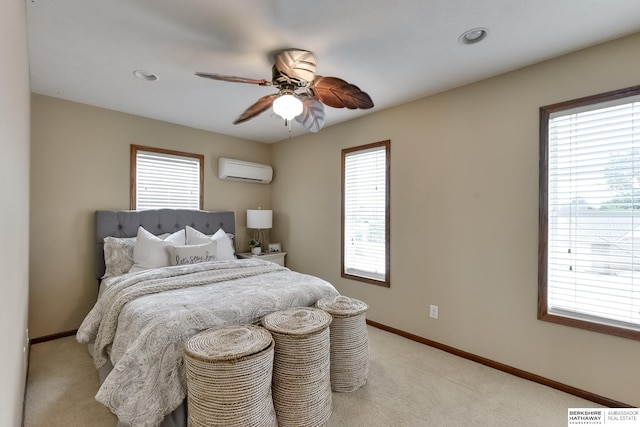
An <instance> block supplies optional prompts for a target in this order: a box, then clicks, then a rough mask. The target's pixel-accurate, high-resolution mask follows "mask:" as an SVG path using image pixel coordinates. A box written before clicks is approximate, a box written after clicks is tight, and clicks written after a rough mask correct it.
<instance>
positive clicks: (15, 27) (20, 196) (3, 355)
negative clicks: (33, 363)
mask: <svg viewBox="0 0 640 427" xmlns="http://www.w3.org/2000/svg"><path fill="white" fill-rule="evenodd" d="M1 10H2V13H0V35H1V37H0V200H2V209H1V210H0V222H1V223H2V224H5V227H3V228H4V229H3V231H2V244H1V245H0V271H2V279H1V283H0V336H2V351H0V366H2V368H3V373H2V387H0V425H2V426H15V427H18V426H20V425H21V421H22V400H23V395H24V386H25V380H26V372H27V369H26V367H27V363H26V357H27V352H26V347H27V314H28V311H27V310H28V296H29V246H28V245H29V239H28V237H27V236H28V235H29V63H28V55H27V30H26V21H25V8H24V1H21V0H9V1H6V2H3V4H2V8H1Z"/></svg>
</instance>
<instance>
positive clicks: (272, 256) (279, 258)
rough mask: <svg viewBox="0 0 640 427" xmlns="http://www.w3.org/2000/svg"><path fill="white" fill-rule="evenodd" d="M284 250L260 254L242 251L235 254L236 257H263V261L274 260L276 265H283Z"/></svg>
mask: <svg viewBox="0 0 640 427" xmlns="http://www.w3.org/2000/svg"><path fill="white" fill-rule="evenodd" d="M286 254H287V253H286V252H263V253H261V254H260V255H254V254H252V253H251V252H242V253H240V254H236V256H237V257H238V258H258V259H263V260H265V261H271V262H275V263H276V264H278V265H281V266H283V267H284V256H285V255H286Z"/></svg>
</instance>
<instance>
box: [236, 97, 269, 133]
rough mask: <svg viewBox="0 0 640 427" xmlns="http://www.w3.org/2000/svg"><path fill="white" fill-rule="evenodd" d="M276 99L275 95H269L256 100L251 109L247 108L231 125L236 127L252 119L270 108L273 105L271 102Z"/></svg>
mask: <svg viewBox="0 0 640 427" xmlns="http://www.w3.org/2000/svg"><path fill="white" fill-rule="evenodd" d="M277 97H278V94H277V93H273V94H271V95H265V96H263V97H262V98H260V99H258V100H257V101H256V102H255V103H254V104H253V105H252V106H251V107H249V108H247V109H246V110H245V111H244V113H242V114H241V115H240V117H238V118H237V119H236V120H235V121H234V122H233V124H234V125H237V124H239V123H244V122H246V121H247V120H249V119H253V118H254V117H255V116H257V115H258V114H261V113H264V112H265V111H266V110H268V109H269V108H271V105H273V100H274V99H276V98H277Z"/></svg>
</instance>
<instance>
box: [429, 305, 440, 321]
mask: <svg viewBox="0 0 640 427" xmlns="http://www.w3.org/2000/svg"><path fill="white" fill-rule="evenodd" d="M429 316H430V317H431V318H432V319H437V318H438V306H437V305H431V306H430V307H429Z"/></svg>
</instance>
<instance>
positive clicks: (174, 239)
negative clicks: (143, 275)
mask: <svg viewBox="0 0 640 427" xmlns="http://www.w3.org/2000/svg"><path fill="white" fill-rule="evenodd" d="M184 244H185V233H184V230H180V231H176V232H175V233H173V234H171V235H169V236H168V237H167V238H165V239H164V240H163V239H161V238H159V237H158V236H154V235H153V234H151V233H149V232H148V231H147V230H145V229H144V228H143V227H138V235H137V237H136V245H135V246H134V248H133V266H132V267H131V269H130V270H129V272H130V273H134V272H137V271H143V270H148V269H150V268H158V267H166V266H168V265H171V263H170V262H169V252H167V246H183V245H184Z"/></svg>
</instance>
